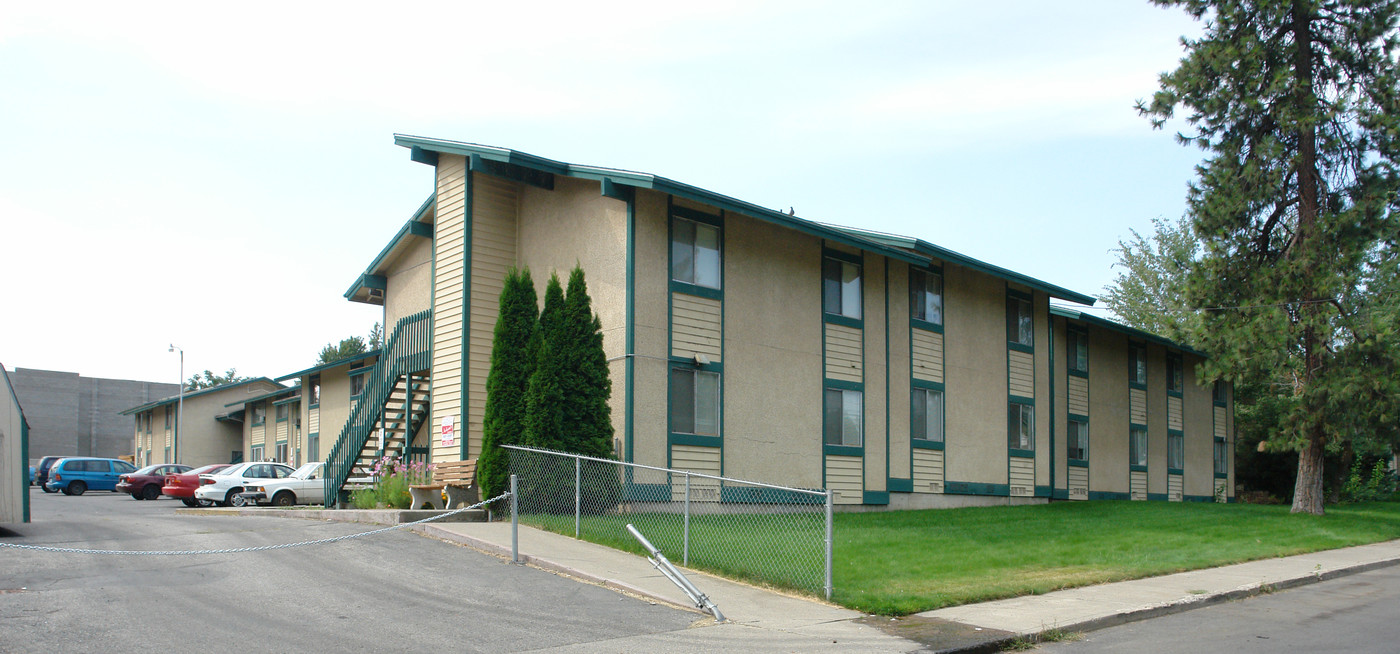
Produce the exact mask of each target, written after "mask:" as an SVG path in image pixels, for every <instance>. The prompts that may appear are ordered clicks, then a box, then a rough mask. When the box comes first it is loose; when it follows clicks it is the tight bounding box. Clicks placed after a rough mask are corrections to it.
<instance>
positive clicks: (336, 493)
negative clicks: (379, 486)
mask: <svg viewBox="0 0 1400 654" xmlns="http://www.w3.org/2000/svg"><path fill="white" fill-rule="evenodd" d="M431 325H432V312H431V311H421V312H419V313H415V314H413V315H411V316H405V317H404V318H403V319H402V320H400V321H399V323H398V324H397V325H395V326H394V331H393V332H392V333H390V334H389V338H388V340H387V341H385V344H384V347H383V348H381V349H380V355H379V362H378V363H376V364H375V365H374V369H372V370H371V371H370V372H369V373H367V375H368V377H367V379H366V380H365V389H364V392H362V393H361V394H360V396H359V399H357V400H356V401H355V403H354V405H352V406H351V407H350V415H349V417H347V418H346V420H345V426H344V427H343V428H341V430H340V435H339V436H337V437H336V440H335V444H334V445H332V446H331V450H330V454H329V455H328V456H327V457H326V466H325V481H326V506H327V507H333V506H335V505H336V504H337V502H338V500H342V499H344V498H343V497H342V493H343V492H344V490H345V484H346V481H347V480H349V479H350V478H351V477H361V476H368V475H369V474H370V471H371V469H372V468H373V466H374V462H375V461H376V460H378V459H380V458H382V457H384V456H386V455H393V456H398V457H404V458H407V457H406V456H405V455H406V454H407V453H409V452H411V450H410V448H409V446H410V442H409V439H411V438H412V437H413V434H414V433H416V432H417V431H418V428H419V427H421V426H422V425H423V423H424V422H426V421H428V420H429V419H430V416H431V412H430V410H429V404H428V398H429V391H430V390H431V381H430V379H429V373H428V370H429V368H430V367H431V359H432V357H431V356H430V351H431V349H432V338H431ZM381 434H382V438H373V437H374V436H377V435H381Z"/></svg>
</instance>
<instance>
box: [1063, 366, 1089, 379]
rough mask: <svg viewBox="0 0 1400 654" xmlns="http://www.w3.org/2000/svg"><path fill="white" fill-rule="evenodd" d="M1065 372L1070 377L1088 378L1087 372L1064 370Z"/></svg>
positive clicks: (1072, 369) (1071, 369)
mask: <svg viewBox="0 0 1400 654" xmlns="http://www.w3.org/2000/svg"><path fill="white" fill-rule="evenodd" d="M1065 370H1066V372H1068V373H1069V376H1070V377H1082V378H1084V379H1088V378H1089V371H1087V370H1075V369H1074V368H1066V369H1065Z"/></svg>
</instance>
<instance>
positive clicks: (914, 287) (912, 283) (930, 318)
mask: <svg viewBox="0 0 1400 654" xmlns="http://www.w3.org/2000/svg"><path fill="white" fill-rule="evenodd" d="M909 315H910V316H912V317H913V318H914V319H915V320H922V321H924V322H929V323H933V324H935V325H941V324H943V276H942V275H940V274H938V273H936V272H929V271H925V270H913V271H911V272H910V275H909Z"/></svg>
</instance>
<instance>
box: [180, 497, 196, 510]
mask: <svg viewBox="0 0 1400 654" xmlns="http://www.w3.org/2000/svg"><path fill="white" fill-rule="evenodd" d="M180 501H181V502H184V503H185V506H188V507H191V508H193V507H196V506H199V500H196V499H194V498H193V497H184V498H180Z"/></svg>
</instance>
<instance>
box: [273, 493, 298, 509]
mask: <svg viewBox="0 0 1400 654" xmlns="http://www.w3.org/2000/svg"><path fill="white" fill-rule="evenodd" d="M296 503H297V498H296V496H295V495H293V494H292V491H282V492H280V493H278V494H277V495H276V496H275V497H273V498H272V504H273V506H295V505H296Z"/></svg>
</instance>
